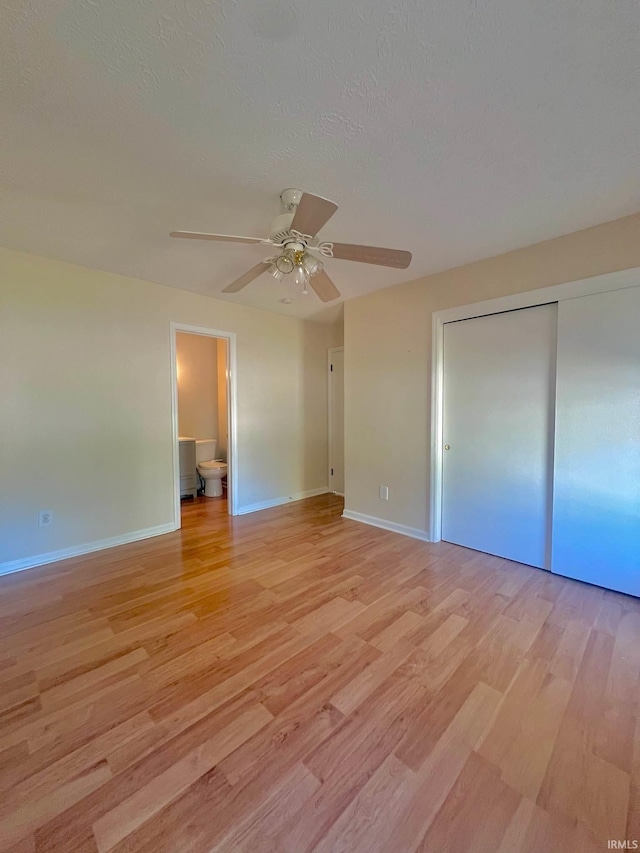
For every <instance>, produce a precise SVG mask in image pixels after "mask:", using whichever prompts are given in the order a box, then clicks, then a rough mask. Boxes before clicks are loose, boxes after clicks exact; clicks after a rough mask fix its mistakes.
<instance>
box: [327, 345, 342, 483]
mask: <svg viewBox="0 0 640 853" xmlns="http://www.w3.org/2000/svg"><path fill="white" fill-rule="evenodd" d="M329 488H330V489H331V490H332V491H334V492H337V493H338V494H340V495H343V494H344V350H343V348H342V347H337V348H335V349H330V350H329Z"/></svg>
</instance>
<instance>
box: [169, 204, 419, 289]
mask: <svg viewBox="0 0 640 853" xmlns="http://www.w3.org/2000/svg"><path fill="white" fill-rule="evenodd" d="M280 199H281V201H282V204H283V205H284V207H285V208H286V213H281V214H280V215H279V216H276V218H275V219H274V221H273V222H272V224H271V229H270V233H269V237H267V238H266V239H264V240H263V239H261V238H260V237H235V236H231V235H226V234H205V233H200V232H196V231H172V232H171V237H183V238H186V239H191V240H214V241H222V242H228V243H254V244H256V243H258V244H262V245H265V246H275V247H276V248H278V249H280V253H279V254H278V255H276V256H275V257H272V258H266V259H265V260H264V261H262V262H261V263H259V264H256V266H255V267H252V269H250V270H249V271H248V272H246V273H245V274H244V275H243V276H240V278H238V279H236V281H234V282H232V283H231V284H229V285H227V286H226V287H225V288H223V290H222V292H223V293H237V292H238V291H239V290H242V288H243V287H246V286H247V285H248V284H250V283H251V282H252V281H254V279H256V278H258V276H260V275H262V273H263V272H267V271H268V272H270V273H271V275H272V276H273V277H274V278H275V279H276V281H281V280H282V279H283V278H284V276H285V275H290V274H291V273H293V277H294V281H295V282H296V284H297V285H299V286H301V287H302V288H303V290H302V292H303V294H306V293H308V286H309V285H311V287H312V289H313V290H314V291H315V293H316V294H317V296H318V297H319V298H320V300H321V301H322V302H330V301H331V300H333V299H337V298H338V297H339V296H340V292H339V291H338V289H337V287H336V286H335V284H334V283H333V282H332V281H331V279H330V278H329V276H328V275H327V273H326V272H325V270H324V260H323V259H327V258H340V259H341V260H345V261H358V262H360V263H365V264H376V265H378V266H384V267H393V268H395V269H406V268H407V267H408V266H409V264H410V263H411V253H410V252H406V251H400V250H398V249H383V248H380V247H378V246H357V245H354V244H352V243H329V242H326V241H320V240H319V239H318V237H317V236H316V235H317V233H318V231H320V229H321V228H323V227H324V226H325V225H326V223H327V222H328V221H329V219H330V218H331V217H332V216H333V214H334V213H335V212H336V210H337V209H338V206H337V205H336V204H335V203H334V202H332V201H329V200H328V199H326V198H322V197H321V196H317V195H311V193H305V192H303V191H302V190H297V189H287V190H283V191H282V193H281V194H280Z"/></svg>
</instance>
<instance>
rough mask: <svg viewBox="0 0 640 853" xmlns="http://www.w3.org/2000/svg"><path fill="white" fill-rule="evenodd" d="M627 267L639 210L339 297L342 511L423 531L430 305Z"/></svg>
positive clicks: (637, 237) (637, 243)
mask: <svg viewBox="0 0 640 853" xmlns="http://www.w3.org/2000/svg"><path fill="white" fill-rule="evenodd" d="M631 267H640V215H635V216H629V217H625V218H624V219H618V220H615V221H614V222H608V223H605V224H603V225H599V226H597V227H595V228H589V229H586V230H584V231H579V232H576V233H574V234H569V235H567V236H565V237H560V238H558V239H555V240H548V241H546V242H544V243H538V244H536V245H534V246H529V247H527V248H524V249H520V250H518V251H515V252H509V253H508V254H505V255H500V256H499V257H495V258H490V259H488V260H485V261H481V262H479V263H475V264H469V265H467V266H464V267H460V268H458V269H453V270H449V271H447V272H443V273H439V274H437V275H432V276H428V277H426V278H422V279H418V280H416V281H413V282H409V283H408V284H403V285H398V286H397V287H391V288H387V289H385V290H381V291H377V292H376V293H373V294H371V295H369V296H364V297H361V298H359V299H355V300H351V301H350V302H347V303H346V305H345V332H344V334H345V469H346V509H347V510H350V511H352V512H359V513H363V514H365V515H369V516H374V517H376V518H381V519H384V520H386V521H391V522H394V523H396V524H402V525H406V526H408V527H412V528H415V529H417V530H420V531H426V530H427V526H428V511H429V506H428V489H429V455H430V418H431V411H430V394H431V322H432V314H433V312H434V311H439V310H441V309H443V308H451V307H454V306H457V305H466V304H470V303H473V302H480V301H482V300H484V299H491V298H495V297H499V296H505V295H508V294H513V293H519V292H523V291H527V290H534V289H536V288H539V287H546V286H550V285H554V284H561V283H562V282H567V281H575V280H578V279H581V278H589V277H591V276H596V275H602V274H604V273H608V272H613V271H615V270H621V269H629V268H631ZM379 485H387V486H389V490H390V494H389V501H388V502H386V501H381V500H379V498H378V486H379Z"/></svg>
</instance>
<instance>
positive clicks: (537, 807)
mask: <svg viewBox="0 0 640 853" xmlns="http://www.w3.org/2000/svg"><path fill="white" fill-rule="evenodd" d="M341 509H342V507H341V502H340V500H339V499H337V498H336V497H334V496H330V495H326V496H322V497H319V498H313V499H311V500H308V501H304V502H301V503H297V504H292V505H289V506H287V507H283V508H277V509H273V510H267V511H265V512H261V513H257V514H255V515H251V516H244V517H241V518H237V519H230V518H229V517H228V516H226V515H225V514H224V511H225V510H226V505H225V504H224V502H223V501H215V500H207V499H204V498H202V499H199V501H198V502H196V503H195V504H193V505H186V506H185V507H184V513H183V515H184V528H183V530H182V531H181V532H180V533H175V534H170V535H167V536H163V537H160V538H157V539H153V540H148V541H147V542H142V543H136V544H133V545H127V546H123V547H121V548H116V549H113V550H110V551H103V552H102V553H99V554H95V555H91V556H88V557H82V558H76V559H73V560H68V561H66V562H64V563H58V564H56V565H52V566H48V567H42V568H39V569H32V570H29V571H26V572H23V573H21V574H18V575H13V576H9V577H5V578H2V579H0V683H1V690H0V789H1V791H2V801H1V804H0V850H2V851H6V850H12V851H15V853H34V851H37V853H43V851H59V853H72V852H73V851H94V853H95V851H96V850H98V851H101V853H106V851H118V853H123V851H135V853H158V851H167V853H180V851H213V850H216V851H229V852H230V853H231V851H233V853H238V851H252V853H255V851H287V853H305V851H312V850H314V851H321V853H336V851H349V853H354V851H362V853H376V851H388V853H408V851H423V853H424V851H438V853H446V851H452V853H454V852H455V853H468V851H476V853H484V851H486V853H518V851H532V853H533V852H534V851H535V853H546V852H547V851H549V853H560V851H571V853H574V851H579V852H580V853H583V851H596V850H597V851H600V850H605V849H607V840H608V839H620V840H622V839H625V838H626V839H638V840H640V789H639V783H640V732H639V731H638V725H637V716H638V713H637V712H638V707H639V702H640V692H639V674H640V601H638V600H636V599H633V598H628V597H625V596H623V595H618V594H614V593H609V592H604V591H603V590H601V589H597V588H595V587H589V586H586V585H582V584H580V583H577V582H574V581H568V580H564V579H562V578H558V577H554V576H552V575H549V574H547V573H546V572H543V571H539V570H535V569H531V568H527V567H525V566H521V565H517V564H514V563H509V562H507V561H506V560H501V559H498V558H495V557H489V556H487V555H484V554H478V553H476V552H473V551H469V550H466V549H464V548H459V547H456V546H453V545H448V544H445V543H440V544H438V545H429V544H425V543H421V542H417V541H415V540H411V539H407V538H404V537H401V536H398V535H396V534H394V533H388V532H386V531H382V530H377V529H375V528H371V527H365V526H363V525H360V524H357V523H356V522H352V521H346V520H344V519H342V518H341V517H340V513H341Z"/></svg>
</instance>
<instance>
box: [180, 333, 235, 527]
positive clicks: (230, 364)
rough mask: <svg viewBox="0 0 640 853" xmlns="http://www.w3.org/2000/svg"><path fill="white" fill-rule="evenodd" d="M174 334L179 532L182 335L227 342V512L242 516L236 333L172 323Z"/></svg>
mask: <svg viewBox="0 0 640 853" xmlns="http://www.w3.org/2000/svg"><path fill="white" fill-rule="evenodd" d="M169 325H170V332H171V433H172V440H173V495H174V511H173V512H174V524H175V529H176V530H178V529H179V528H180V527H181V526H182V521H181V515H180V456H179V453H178V371H177V358H176V349H177V347H176V342H177V334H178V332H187V333H188V334H190V335H204V336H205V337H208V338H221V339H223V340H226V342H227V432H228V435H229V441H228V446H227V461H228V462H229V468H228V469H227V499H228V503H227V509H228V512H229V515H237V514H238V495H237V492H238V490H237V488H236V484H237V482H238V450H237V445H238V442H237V441H236V438H237V435H236V423H237V410H236V396H237V393H236V392H237V376H236V373H237V371H236V333H235V332H226V331H222V330H221V329H208V328H205V327H204V326H189V325H187V324H185V323H174V322H173V321H172V322H171V323H170V324H169Z"/></svg>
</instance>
